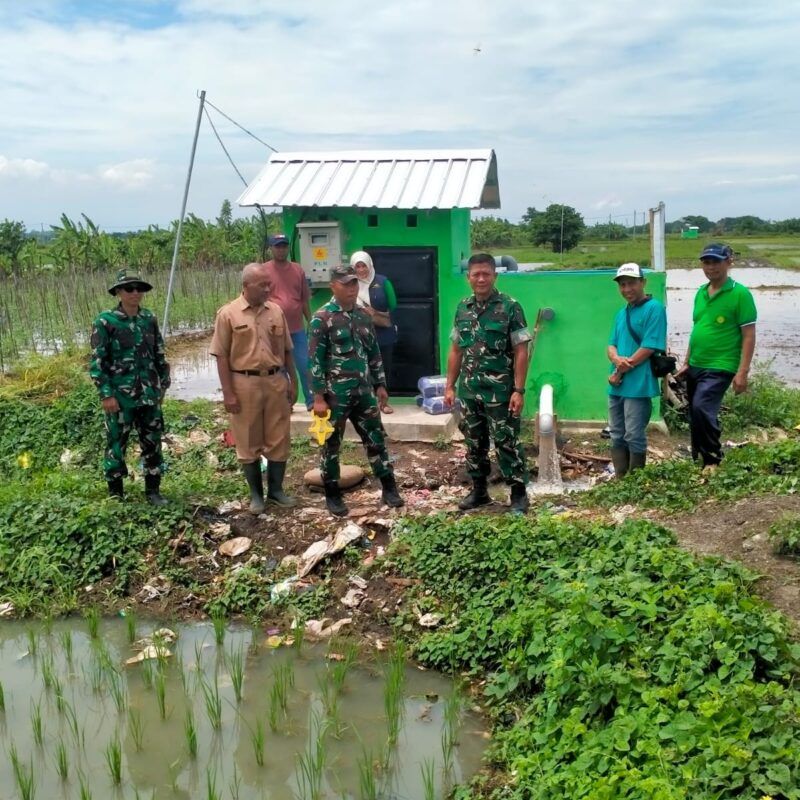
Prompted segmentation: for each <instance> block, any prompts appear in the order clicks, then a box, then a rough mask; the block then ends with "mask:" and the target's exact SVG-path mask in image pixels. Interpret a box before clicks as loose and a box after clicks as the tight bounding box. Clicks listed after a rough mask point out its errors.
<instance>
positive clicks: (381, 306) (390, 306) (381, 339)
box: [350, 250, 397, 381]
mask: <svg viewBox="0 0 800 800" xmlns="http://www.w3.org/2000/svg"><path fill="white" fill-rule="evenodd" d="M350 266H352V267H353V268H354V269H355V271H356V275H358V305H359V306H361V307H362V308H363V309H364V310H365V311H366V312H367V314H369V315H370V317H371V318H372V324H373V325H374V326H375V333H376V334H377V337H378V346H379V347H380V349H381V358H382V359H383V369H384V372H385V373H386V380H387V381H388V380H389V379H390V375H391V371H392V352H393V350H394V343H395V342H396V341H397V326H396V325H395V324H394V322H392V311H394V310H395V308H397V295H396V294H395V293H394V286H392V282H391V281H390V280H389V279H388V278H387V277H386V276H385V275H376V274H375V267H373V266H372V258H371V257H370V254H369V253H365V252H364V251H363V250H359V251H358V252H356V253H353V255H352V256H351V257H350Z"/></svg>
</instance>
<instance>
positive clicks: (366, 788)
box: [358, 749, 378, 800]
mask: <svg viewBox="0 0 800 800" xmlns="http://www.w3.org/2000/svg"><path fill="white" fill-rule="evenodd" d="M375 772H376V764H375V760H374V759H373V757H372V753H370V752H369V751H367V750H366V749H362V751H361V758H359V759H358V788H359V797H360V800H378V781H377V780H376V778H375Z"/></svg>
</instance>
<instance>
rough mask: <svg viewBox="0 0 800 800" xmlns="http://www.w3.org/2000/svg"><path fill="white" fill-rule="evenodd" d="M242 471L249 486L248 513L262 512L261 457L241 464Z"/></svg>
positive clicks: (262, 482)
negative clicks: (249, 462)
mask: <svg viewBox="0 0 800 800" xmlns="http://www.w3.org/2000/svg"><path fill="white" fill-rule="evenodd" d="M242 472H244V476H245V478H247V485H248V486H249V487H250V513H251V514H263V513H264V480H263V478H262V477H261V459H259V460H258V461H253V462H252V463H251V464H242Z"/></svg>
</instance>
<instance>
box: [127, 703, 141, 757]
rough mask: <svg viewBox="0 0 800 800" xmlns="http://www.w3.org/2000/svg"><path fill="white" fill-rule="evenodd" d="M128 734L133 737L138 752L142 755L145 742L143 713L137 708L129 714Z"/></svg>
mask: <svg viewBox="0 0 800 800" xmlns="http://www.w3.org/2000/svg"><path fill="white" fill-rule="evenodd" d="M128 733H129V734H130V736H131V741H132V742H133V746H134V747H135V748H136V752H137V753H141V752H142V743H143V742H144V724H143V723H142V715H141V712H139V711H137V710H136V709H135V708H132V709H131V710H130V711H129V712H128Z"/></svg>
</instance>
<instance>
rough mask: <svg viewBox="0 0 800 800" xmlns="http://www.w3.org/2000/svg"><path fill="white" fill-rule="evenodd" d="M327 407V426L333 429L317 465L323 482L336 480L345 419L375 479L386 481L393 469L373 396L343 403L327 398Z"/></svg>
mask: <svg viewBox="0 0 800 800" xmlns="http://www.w3.org/2000/svg"><path fill="white" fill-rule="evenodd" d="M328 404H329V405H330V406H331V419H330V423H331V425H332V426H333V433H332V434H331V435H330V436H329V437H328V440H327V441H326V442H325V444H324V446H323V448H322V457H321V459H320V465H319V468H320V472H321V473H322V480H324V481H338V480H339V449H340V448H341V446H342V437H343V436H344V427H345V425H346V424H347V420H348V419H349V420H350V422H352V423H353V427H354V428H355V429H356V433H357V434H358V435H359V436H360V437H361V441H362V442H363V443H364V449H365V450H366V451H367V459H368V460H369V465H370V467H372V472H373V474H374V475H375V477H376V478H385V477H387V476H389V475H392V474H393V470H392V465H391V463H390V461H389V454H388V452H387V451H386V438H385V436H384V433H383V424H382V423H381V414H380V411H379V410H378V400H377V398H376V397H375V395H374V394H364V395H354V396H351V397H347V398H343V399H342V398H337V397H331V396H328Z"/></svg>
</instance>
